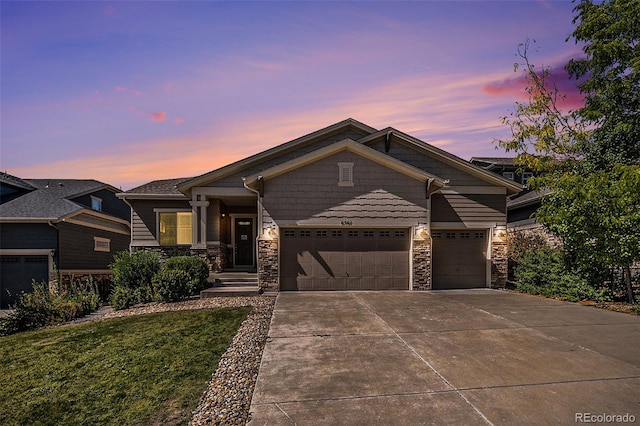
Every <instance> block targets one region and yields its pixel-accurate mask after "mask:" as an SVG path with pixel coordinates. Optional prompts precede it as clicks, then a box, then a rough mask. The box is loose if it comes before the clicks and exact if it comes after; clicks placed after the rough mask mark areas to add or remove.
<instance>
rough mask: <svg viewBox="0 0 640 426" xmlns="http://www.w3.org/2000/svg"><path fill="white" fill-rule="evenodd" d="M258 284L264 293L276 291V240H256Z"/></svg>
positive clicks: (277, 286)
mask: <svg viewBox="0 0 640 426" xmlns="http://www.w3.org/2000/svg"><path fill="white" fill-rule="evenodd" d="M258 282H259V285H260V287H261V288H262V289H264V290H265V291H278V290H279V289H280V284H279V282H278V240H258Z"/></svg>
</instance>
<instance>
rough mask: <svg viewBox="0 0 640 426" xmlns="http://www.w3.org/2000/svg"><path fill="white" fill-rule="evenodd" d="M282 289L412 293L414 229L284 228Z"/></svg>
mask: <svg viewBox="0 0 640 426" xmlns="http://www.w3.org/2000/svg"><path fill="white" fill-rule="evenodd" d="M280 238H281V247H280V258H281V262H280V268H281V269H280V290H408V289H409V248H410V232H409V230H408V229H299V228H296V229H281V230H280Z"/></svg>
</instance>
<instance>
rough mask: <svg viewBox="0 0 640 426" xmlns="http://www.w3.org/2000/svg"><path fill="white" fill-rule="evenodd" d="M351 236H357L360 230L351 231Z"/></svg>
mask: <svg viewBox="0 0 640 426" xmlns="http://www.w3.org/2000/svg"><path fill="white" fill-rule="evenodd" d="M348 235H349V236H350V237H357V236H358V231H349V234H348Z"/></svg>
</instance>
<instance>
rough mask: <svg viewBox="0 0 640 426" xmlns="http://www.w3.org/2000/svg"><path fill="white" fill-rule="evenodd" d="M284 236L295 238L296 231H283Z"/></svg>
mask: <svg viewBox="0 0 640 426" xmlns="http://www.w3.org/2000/svg"><path fill="white" fill-rule="evenodd" d="M284 236H285V237H295V236H296V231H294V230H293V229H285V230H284Z"/></svg>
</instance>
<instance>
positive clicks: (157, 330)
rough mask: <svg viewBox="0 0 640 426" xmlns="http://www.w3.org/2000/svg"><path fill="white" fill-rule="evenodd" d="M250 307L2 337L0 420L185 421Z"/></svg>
mask: <svg viewBox="0 0 640 426" xmlns="http://www.w3.org/2000/svg"><path fill="white" fill-rule="evenodd" d="M250 309H251V308H248V307H247V308H230V309H215V310H201V311H181V312H167V313H161V314H152V315H142V316H134V317H128V318H120V319H113V320H107V321H101V322H96V323H90V324H86V325H79V326H72V327H59V328H55V329H48V330H39V331H32V332H26V333H19V334H16V335H13V336H7V337H0V425H26V424H28V425H37V424H42V425H45V424H50V425H103V424H115V425H147V424H186V423H187V422H188V421H189V420H190V419H191V412H192V411H193V410H194V409H195V408H196V406H197V404H198V401H199V399H200V396H201V395H202V393H203V392H204V390H205V389H206V387H207V383H208V382H209V379H210V378H211V374H212V373H213V372H214V370H215V369H216V367H217V365H218V362H219V360H220V356H221V355H222V354H223V353H224V351H225V350H226V348H227V346H229V344H230V343H231V340H232V338H233V336H234V335H235V333H236V331H237V329H238V327H239V326H240V324H241V323H242V321H243V320H244V318H245V317H246V315H247V314H248V313H249V311H250Z"/></svg>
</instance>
